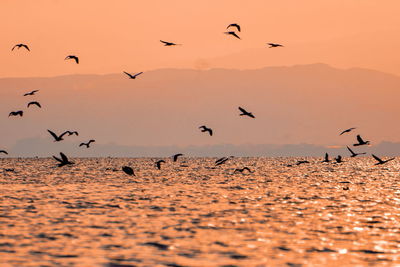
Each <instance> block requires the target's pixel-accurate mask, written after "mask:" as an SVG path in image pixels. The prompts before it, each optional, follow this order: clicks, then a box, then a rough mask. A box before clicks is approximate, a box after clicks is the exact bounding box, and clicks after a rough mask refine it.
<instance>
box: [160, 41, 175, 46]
mask: <svg viewBox="0 0 400 267" xmlns="http://www.w3.org/2000/svg"><path fill="white" fill-rule="evenodd" d="M160 42H161V43H163V44H166V45H172V44H173V43H171V42H166V41H163V40H160Z"/></svg>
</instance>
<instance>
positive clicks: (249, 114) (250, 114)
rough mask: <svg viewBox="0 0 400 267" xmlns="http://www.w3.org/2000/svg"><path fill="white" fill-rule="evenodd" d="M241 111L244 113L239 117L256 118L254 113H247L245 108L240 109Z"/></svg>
mask: <svg viewBox="0 0 400 267" xmlns="http://www.w3.org/2000/svg"><path fill="white" fill-rule="evenodd" d="M239 110H240V111H241V112H242V113H240V114H239V116H249V117H250V118H253V119H254V118H255V117H254V115H253V113H251V112H247V111H246V110H245V109H244V108H241V107H239Z"/></svg>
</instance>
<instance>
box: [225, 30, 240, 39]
mask: <svg viewBox="0 0 400 267" xmlns="http://www.w3.org/2000/svg"><path fill="white" fill-rule="evenodd" d="M224 33H225V34H227V35H232V36H234V37H236V38H238V39H240V37H239V35H237V34H236V32H232V31H228V32H224Z"/></svg>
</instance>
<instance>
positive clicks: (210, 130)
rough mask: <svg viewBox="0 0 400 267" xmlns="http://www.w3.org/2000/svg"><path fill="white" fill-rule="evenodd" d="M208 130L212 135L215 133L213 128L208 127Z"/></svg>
mask: <svg viewBox="0 0 400 267" xmlns="http://www.w3.org/2000/svg"><path fill="white" fill-rule="evenodd" d="M207 131H208V132H209V133H210V136H212V135H213V130H212V129H210V128H208V129H207Z"/></svg>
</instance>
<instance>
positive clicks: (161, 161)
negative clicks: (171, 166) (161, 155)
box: [156, 159, 165, 170]
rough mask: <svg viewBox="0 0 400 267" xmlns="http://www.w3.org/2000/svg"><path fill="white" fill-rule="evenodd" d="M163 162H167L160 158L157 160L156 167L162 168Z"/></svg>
mask: <svg viewBox="0 0 400 267" xmlns="http://www.w3.org/2000/svg"><path fill="white" fill-rule="evenodd" d="M161 163H165V160H162V159H160V160H158V161H156V167H157V169H159V170H160V169H161Z"/></svg>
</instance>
